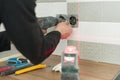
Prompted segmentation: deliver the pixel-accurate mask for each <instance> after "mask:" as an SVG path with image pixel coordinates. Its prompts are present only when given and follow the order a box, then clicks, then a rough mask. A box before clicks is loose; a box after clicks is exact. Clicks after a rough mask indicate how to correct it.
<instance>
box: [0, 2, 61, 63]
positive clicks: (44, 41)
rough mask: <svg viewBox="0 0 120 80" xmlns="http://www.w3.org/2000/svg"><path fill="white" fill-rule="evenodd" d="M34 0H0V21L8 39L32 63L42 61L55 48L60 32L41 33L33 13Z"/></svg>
mask: <svg viewBox="0 0 120 80" xmlns="http://www.w3.org/2000/svg"><path fill="white" fill-rule="evenodd" d="M35 1H36V0H0V21H1V22H2V23H3V24H4V25H5V28H6V31H7V34H8V36H9V39H10V40H11V41H12V42H13V43H14V44H15V46H16V48H17V49H18V50H19V51H20V52H21V53H22V54H23V55H24V56H25V57H26V58H28V59H29V60H30V61H31V62H32V63H33V64H39V63H41V62H42V61H44V60H45V59H46V58H47V57H48V56H49V55H50V54H51V53H52V52H53V51H54V50H55V48H56V46H57V45H58V43H59V41H60V37H61V34H60V32H58V31H52V32H50V33H48V34H47V35H45V36H44V35H43V33H42V31H41V28H40V26H39V24H38V23H37V18H36V14H35V11H34V10H35V6H36V4H35Z"/></svg>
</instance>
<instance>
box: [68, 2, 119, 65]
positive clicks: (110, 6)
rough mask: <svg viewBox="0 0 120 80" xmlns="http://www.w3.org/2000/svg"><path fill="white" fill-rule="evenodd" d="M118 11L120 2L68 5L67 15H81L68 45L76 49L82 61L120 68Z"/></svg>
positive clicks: (74, 3)
mask: <svg viewBox="0 0 120 80" xmlns="http://www.w3.org/2000/svg"><path fill="white" fill-rule="evenodd" d="M71 1H72V0H71ZM119 8H120V1H109V0H108V1H107V2H106V1H95V0H94V1H92V2H89V0H88V1H87V0H86V1H85V2H84V1H83V0H82V2H79V4H78V3H77V2H69V3H68V14H71V13H72V14H78V15H79V19H80V22H79V27H78V28H77V29H74V30H73V35H72V36H71V37H70V38H69V40H68V45H74V46H76V47H77V48H78V50H79V53H80V55H81V58H82V59H87V60H93V61H98V62H107V63H112V64H120V38H119V36H120V31H119V30H120V27H119V26H120V23H119V22H120V15H119V14H120V11H119Z"/></svg>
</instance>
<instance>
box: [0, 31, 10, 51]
mask: <svg viewBox="0 0 120 80" xmlns="http://www.w3.org/2000/svg"><path fill="white" fill-rule="evenodd" d="M10 49H11V46H10V40H9V38H8V36H7V34H6V31H2V32H0V52H2V51H7V50H10Z"/></svg>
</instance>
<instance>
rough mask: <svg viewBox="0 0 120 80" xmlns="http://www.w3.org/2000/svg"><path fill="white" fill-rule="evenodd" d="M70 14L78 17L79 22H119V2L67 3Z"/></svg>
mask: <svg viewBox="0 0 120 80" xmlns="http://www.w3.org/2000/svg"><path fill="white" fill-rule="evenodd" d="M78 11H79V12H78ZM70 13H72V14H78V15H80V21H95V22H120V1H118V2H117V1H116V2H113V1H111V2H104V1H103V2H80V5H79V6H78V3H68V14H70Z"/></svg>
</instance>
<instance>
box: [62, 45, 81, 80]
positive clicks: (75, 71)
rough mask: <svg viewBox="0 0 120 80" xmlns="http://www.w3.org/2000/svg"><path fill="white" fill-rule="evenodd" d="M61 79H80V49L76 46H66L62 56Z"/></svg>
mask: <svg viewBox="0 0 120 80" xmlns="http://www.w3.org/2000/svg"><path fill="white" fill-rule="evenodd" d="M61 61H62V70H61V80H80V78H79V67H78V51H77V50H76V47H74V46H68V47H66V48H65V50H64V53H63V54H62V57H61Z"/></svg>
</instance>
